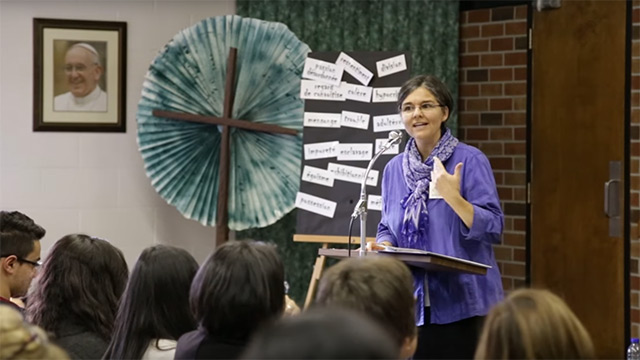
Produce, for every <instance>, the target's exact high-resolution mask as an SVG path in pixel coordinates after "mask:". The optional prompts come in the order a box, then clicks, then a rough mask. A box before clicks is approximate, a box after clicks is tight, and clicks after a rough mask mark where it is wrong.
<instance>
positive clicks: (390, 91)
mask: <svg viewBox="0 0 640 360" xmlns="http://www.w3.org/2000/svg"><path fill="white" fill-rule="evenodd" d="M302 81H304V80H302ZM399 91H400V88H399V87H384V88H374V89H373V99H371V101H372V102H374V103H378V102H396V101H397V100H398V92H399Z"/></svg>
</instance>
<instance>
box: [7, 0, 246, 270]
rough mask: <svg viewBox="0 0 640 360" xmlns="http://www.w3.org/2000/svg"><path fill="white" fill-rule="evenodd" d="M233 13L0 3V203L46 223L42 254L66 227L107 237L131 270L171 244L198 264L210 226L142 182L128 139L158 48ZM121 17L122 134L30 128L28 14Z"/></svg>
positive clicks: (225, 1)
mask: <svg viewBox="0 0 640 360" xmlns="http://www.w3.org/2000/svg"><path fill="white" fill-rule="evenodd" d="M233 13H235V3H234V1H233V0H210V1H186V0H176V1H161V0H159V1H147V0H129V1H114V0H110V1H109V0H107V1H98V0H83V1H30V0H0V209H2V210H13V209H15V210H19V211H23V212H25V213H26V214H28V215H29V216H31V217H32V218H34V220H36V222H37V223H39V224H41V225H42V226H44V227H45V228H46V229H47V235H46V236H45V238H44V240H43V242H42V245H43V255H44V256H46V254H47V252H48V250H49V248H50V247H51V245H52V244H53V243H54V242H55V241H56V240H58V239H59V238H60V237H62V236H64V235H66V234H69V233H74V232H83V233H87V234H89V235H93V236H98V237H102V238H106V239H109V240H110V241H111V242H112V243H113V244H114V245H116V246H117V247H119V248H120V249H121V250H122V251H123V252H124V254H125V257H126V259H127V262H128V264H129V266H130V267H131V266H133V264H134V262H135V260H136V258H137V257H138V255H139V254H140V251H141V250H142V249H144V248H145V247H147V246H150V245H153V244H159V243H163V244H173V245H177V246H181V247H183V248H185V249H187V250H188V251H190V252H191V253H192V254H193V255H194V256H195V258H196V259H197V260H198V261H199V262H202V261H203V260H204V259H205V258H206V256H207V255H208V254H209V253H210V252H211V251H212V250H213V248H214V243H215V231H214V230H215V229H213V228H207V227H204V226H201V225H200V224H199V223H197V222H195V221H192V220H188V219H185V218H183V216H182V215H181V214H180V213H178V211H177V210H175V208H173V207H172V206H169V205H167V204H166V203H165V202H164V200H162V198H160V197H159V196H158V195H157V194H156V192H155V191H154V189H153V188H152V187H151V185H150V181H149V179H148V178H147V176H146V175H145V172H144V166H143V162H142V159H141V156H140V153H139V152H138V149H137V144H136V120H135V115H136V111H137V104H138V101H139V99H140V92H141V89H142V82H143V79H144V75H145V73H146V71H147V69H148V67H149V64H150V62H151V61H152V60H153V58H154V57H155V56H156V54H157V53H158V51H159V50H160V49H162V47H163V46H164V45H165V44H166V43H167V42H168V41H169V40H170V39H171V38H172V37H173V36H174V35H175V34H176V33H177V32H178V31H180V30H182V29H183V28H186V27H189V26H191V25H193V24H195V23H197V22H198V21H200V20H202V19H204V18H207V17H211V16H219V15H227V14H233ZM35 17H40V18H58V19H78V20H106V21H125V22H127V26H128V46H127V81H126V86H127V132H126V133H124V134H123V133H117V134H100V133H55V132H37V133H36V132H33V131H32V121H33V112H32V107H33V97H32V93H33V85H32V84H33V45H32V44H33V30H32V28H33V25H32V23H33V18H35Z"/></svg>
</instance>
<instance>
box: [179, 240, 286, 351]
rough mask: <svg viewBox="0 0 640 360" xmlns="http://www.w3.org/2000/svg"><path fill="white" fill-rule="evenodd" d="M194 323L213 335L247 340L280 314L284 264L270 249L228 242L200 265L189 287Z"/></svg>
mask: <svg viewBox="0 0 640 360" xmlns="http://www.w3.org/2000/svg"><path fill="white" fill-rule="evenodd" d="M190 301H191V309H192V310H193V312H194V314H195V317H196V320H197V321H198V323H200V324H201V325H202V326H203V327H204V328H205V329H207V330H208V332H209V334H211V335H212V336H216V337H221V338H226V339H236V340H246V339H248V338H249V336H250V335H251V334H252V333H253V332H254V330H255V329H257V328H258V327H259V326H261V325H263V324H264V323H266V322H268V321H271V320H273V319H275V318H277V317H278V316H280V315H281V314H282V312H283V310H284V265H283V264H282V261H281V260H280V256H278V253H277V251H276V248H275V246H273V245H270V244H267V243H263V242H256V241H230V242H227V243H225V244H223V245H221V246H220V247H218V248H217V249H216V250H215V251H214V253H213V254H211V255H210V256H209V257H208V258H207V260H206V261H205V262H204V264H203V265H202V267H200V270H198V273H197V274H196V277H195V278H194V279H193V284H192V285H191V296H190Z"/></svg>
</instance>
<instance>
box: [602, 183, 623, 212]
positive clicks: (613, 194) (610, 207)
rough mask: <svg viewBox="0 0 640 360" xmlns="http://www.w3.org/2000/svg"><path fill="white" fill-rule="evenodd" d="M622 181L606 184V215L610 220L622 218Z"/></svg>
mask: <svg viewBox="0 0 640 360" xmlns="http://www.w3.org/2000/svg"><path fill="white" fill-rule="evenodd" d="M619 189H620V179H610V180H609V181H607V182H606V183H604V213H605V214H606V215H607V217H609V218H614V217H618V216H620V203H619V202H618V199H619Z"/></svg>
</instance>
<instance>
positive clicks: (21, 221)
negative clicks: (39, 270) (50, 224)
mask: <svg viewBox="0 0 640 360" xmlns="http://www.w3.org/2000/svg"><path fill="white" fill-rule="evenodd" d="M44 234H45V230H44V229H43V228H42V227H41V226H39V225H37V224H36V223H35V222H34V221H33V220H32V219H31V218H30V217H28V216H27V215H25V214H23V213H21V212H18V211H11V212H8V211H0V257H5V256H9V255H15V256H17V257H19V258H25V257H26V256H27V255H29V253H30V252H32V251H33V246H34V241H38V240H40V239H42V238H43V237H44Z"/></svg>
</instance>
